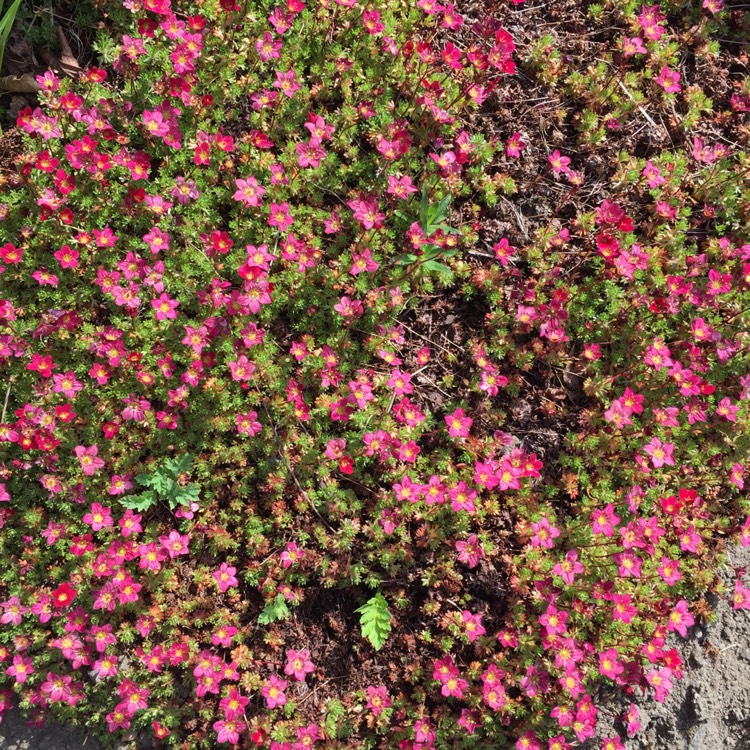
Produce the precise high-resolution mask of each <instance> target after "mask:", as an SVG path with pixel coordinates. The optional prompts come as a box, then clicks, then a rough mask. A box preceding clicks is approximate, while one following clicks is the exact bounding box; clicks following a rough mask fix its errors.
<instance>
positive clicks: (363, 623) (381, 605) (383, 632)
mask: <svg viewBox="0 0 750 750" xmlns="http://www.w3.org/2000/svg"><path fill="white" fill-rule="evenodd" d="M356 612H357V614H358V615H359V616H360V617H359V625H360V628H361V631H362V637H363V638H366V639H367V640H368V641H369V642H370V643H371V644H372V646H373V648H374V649H375V650H376V651H380V649H381V648H383V646H384V645H385V642H386V641H387V640H388V634H389V633H390V632H391V612H390V610H389V609H388V602H387V601H386V598H385V597H384V596H383V595H382V594H381V593H380V592H378V593H377V594H375V596H373V597H372V598H370V599H368V600H367V601H366V602H365V603H364V604H363V605H362V606H361V607H359V608H358V609H357V610H356Z"/></svg>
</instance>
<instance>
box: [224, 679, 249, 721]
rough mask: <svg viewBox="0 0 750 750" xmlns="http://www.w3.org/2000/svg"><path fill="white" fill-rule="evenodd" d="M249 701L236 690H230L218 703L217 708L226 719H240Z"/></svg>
mask: <svg viewBox="0 0 750 750" xmlns="http://www.w3.org/2000/svg"><path fill="white" fill-rule="evenodd" d="M249 702H250V699H249V698H247V697H246V696H244V695H242V694H241V693H240V691H239V690H237V688H234V687H233V688H230V690H229V693H228V695H227V696H226V697H225V698H222V699H221V700H220V701H219V708H220V709H221V710H222V711H223V712H224V716H225V718H227V719H236V718H238V717H240V716H241V715H242V713H243V711H244V710H245V707H246V706H247V704H248V703H249Z"/></svg>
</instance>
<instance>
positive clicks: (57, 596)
mask: <svg viewBox="0 0 750 750" xmlns="http://www.w3.org/2000/svg"><path fill="white" fill-rule="evenodd" d="M76 596H78V592H77V591H76V590H75V589H74V588H73V587H72V586H71V585H70V584H69V583H67V582H66V583H63V584H62V585H60V586H58V587H57V588H56V589H55V590H54V591H53V592H52V602H53V604H54V605H55V606H56V607H67V606H69V605H70V604H72V603H73V599H75V598H76Z"/></svg>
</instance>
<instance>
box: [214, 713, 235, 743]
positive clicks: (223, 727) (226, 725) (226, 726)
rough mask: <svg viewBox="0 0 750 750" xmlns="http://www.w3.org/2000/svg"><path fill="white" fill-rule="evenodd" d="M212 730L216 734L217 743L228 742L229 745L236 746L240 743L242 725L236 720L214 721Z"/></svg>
mask: <svg viewBox="0 0 750 750" xmlns="http://www.w3.org/2000/svg"><path fill="white" fill-rule="evenodd" d="M213 728H214V731H215V732H216V741H217V742H219V743H223V742H228V743H229V744H230V745H236V744H237V743H238V742H239V741H240V730H241V729H242V723H241V722H240V721H239V720H238V719H222V720H219V721H215V722H214V723H213Z"/></svg>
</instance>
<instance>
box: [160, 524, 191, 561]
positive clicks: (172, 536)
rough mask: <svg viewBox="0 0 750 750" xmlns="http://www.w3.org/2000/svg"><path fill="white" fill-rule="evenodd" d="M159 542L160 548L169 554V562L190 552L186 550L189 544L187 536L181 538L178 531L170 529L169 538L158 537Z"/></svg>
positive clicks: (188, 536)
mask: <svg viewBox="0 0 750 750" xmlns="http://www.w3.org/2000/svg"><path fill="white" fill-rule="evenodd" d="M159 541H160V542H161V546H162V547H163V548H164V549H165V550H166V551H167V553H168V554H169V558H170V560H173V559H174V558H175V557H178V556H179V555H187V554H189V552H190V550H189V548H188V544H189V542H190V535H189V534H185V535H184V536H183V535H181V534H180V532H179V531H176V530H174V529H172V531H170V532H169V536H166V535H164V536H160V537H159Z"/></svg>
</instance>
